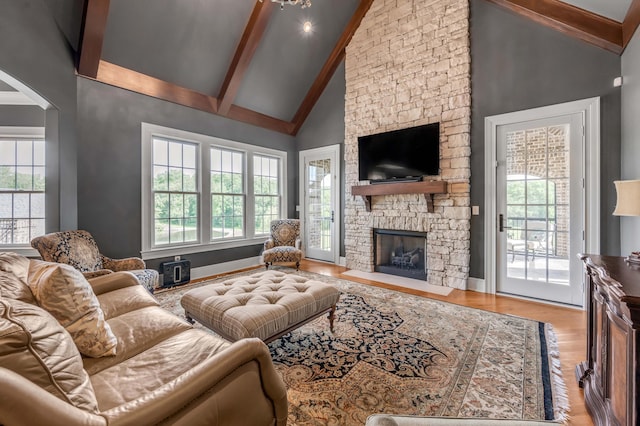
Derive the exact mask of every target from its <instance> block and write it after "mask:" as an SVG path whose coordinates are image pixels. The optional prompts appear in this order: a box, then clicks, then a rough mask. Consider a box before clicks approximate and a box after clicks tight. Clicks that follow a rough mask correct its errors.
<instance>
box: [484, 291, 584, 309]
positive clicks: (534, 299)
mask: <svg viewBox="0 0 640 426" xmlns="http://www.w3.org/2000/svg"><path fill="white" fill-rule="evenodd" d="M496 295H498V296H503V297H510V298H513V299H519V300H527V301H529V302H536V303H542V304H544V305H552V306H558V307H560V308H568V309H575V310H578V311H583V310H584V308H583V307H582V306H579V305H571V304H569V303H561V302H554V301H553V300H547V299H538V298H537V297H528V296H521V295H519V294H513V293H504V292H496Z"/></svg>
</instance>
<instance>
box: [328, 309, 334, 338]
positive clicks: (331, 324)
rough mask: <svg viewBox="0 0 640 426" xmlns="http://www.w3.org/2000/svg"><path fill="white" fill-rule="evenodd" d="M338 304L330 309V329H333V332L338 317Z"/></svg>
mask: <svg viewBox="0 0 640 426" xmlns="http://www.w3.org/2000/svg"><path fill="white" fill-rule="evenodd" d="M335 314H336V305H333V306H332V307H331V310H330V311H329V317H328V318H329V330H331V332H332V333H333V320H334V319H335V317H336V315H335Z"/></svg>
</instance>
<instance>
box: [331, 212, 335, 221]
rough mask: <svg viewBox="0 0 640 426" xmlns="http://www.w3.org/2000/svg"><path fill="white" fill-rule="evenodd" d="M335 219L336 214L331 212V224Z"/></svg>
mask: <svg viewBox="0 0 640 426" xmlns="http://www.w3.org/2000/svg"><path fill="white" fill-rule="evenodd" d="M335 218H336V212H335V211H333V210H331V223H333V222H334V221H335Z"/></svg>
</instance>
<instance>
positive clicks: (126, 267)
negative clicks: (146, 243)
mask: <svg viewBox="0 0 640 426" xmlns="http://www.w3.org/2000/svg"><path fill="white" fill-rule="evenodd" d="M31 247H33V248H34V249H36V250H38V253H40V256H41V257H42V259H43V260H46V261H47V262H57V263H66V264H67V265H71V266H73V267H74V268H76V269H77V270H78V271H80V272H82V273H83V274H84V276H85V277H86V278H94V277H97V276H100V275H106V274H110V273H112V272H119V271H129V272H131V273H133V274H134V275H135V276H136V278H138V281H140V283H141V284H142V285H143V286H144V287H145V288H146V289H147V290H149V291H150V292H151V293H153V291H154V290H155V288H156V287H158V282H159V278H160V274H159V273H158V271H156V270H153V269H146V265H145V263H144V260H142V259H140V258H139V257H128V258H126V259H112V258H110V257H107V256H105V255H103V254H102V253H100V250H99V249H98V244H97V243H96V240H95V239H94V238H93V236H92V235H91V234H90V233H89V232H87V231H82V230H78V231H62V232H52V233H50V234H46V235H42V236H40V237H36V238H34V239H32V240H31Z"/></svg>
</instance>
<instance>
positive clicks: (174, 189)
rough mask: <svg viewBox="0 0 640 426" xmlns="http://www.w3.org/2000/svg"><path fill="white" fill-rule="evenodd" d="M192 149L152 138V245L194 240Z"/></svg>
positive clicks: (195, 197) (195, 208)
mask: <svg viewBox="0 0 640 426" xmlns="http://www.w3.org/2000/svg"><path fill="white" fill-rule="evenodd" d="M196 148H197V146H196V145H195V144H192V143H186V142H179V141H172V140H166V139H162V138H155V137H154V138H153V204H154V215H153V242H154V246H158V247H159V246H162V245H170V244H176V243H188V242H194V241H198V235H199V232H198V190H197V174H196V160H197V156H196Z"/></svg>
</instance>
